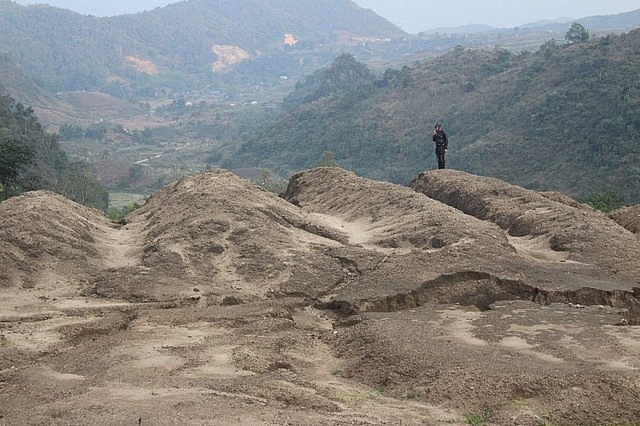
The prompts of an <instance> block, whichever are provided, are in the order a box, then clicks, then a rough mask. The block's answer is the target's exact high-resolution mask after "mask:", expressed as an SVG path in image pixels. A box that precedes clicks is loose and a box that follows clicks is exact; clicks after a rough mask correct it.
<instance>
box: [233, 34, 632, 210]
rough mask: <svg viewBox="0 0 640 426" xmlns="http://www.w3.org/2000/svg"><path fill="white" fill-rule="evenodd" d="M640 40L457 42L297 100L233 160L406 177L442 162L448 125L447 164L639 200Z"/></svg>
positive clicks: (577, 193)
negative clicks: (439, 52) (536, 44)
mask: <svg viewBox="0 0 640 426" xmlns="http://www.w3.org/2000/svg"><path fill="white" fill-rule="evenodd" d="M639 46H640V30H635V31H632V32H630V33H627V34H623V35H620V36H616V35H609V36H606V37H601V38H597V39H593V40H591V41H589V42H587V43H580V44H573V45H564V46H561V45H558V44H557V43H555V42H549V43H547V44H545V45H543V46H542V47H541V48H540V50H539V51H537V52H535V53H522V54H518V55H515V54H513V53H510V52H509V51H507V50H504V49H499V48H497V49H493V50H469V49H463V48H458V49H456V50H455V51H453V52H450V53H448V54H445V55H443V56H441V57H439V58H437V59H435V60H432V61H429V62H427V63H424V64H418V65H415V66H413V67H408V66H406V67H404V68H403V69H401V70H388V71H387V72H385V74H384V75H382V76H381V77H379V78H378V79H376V80H374V81H372V82H370V83H368V84H362V83H361V82H358V84H357V85H355V86H354V87H352V88H351V89H350V91H349V92H348V93H347V94H344V93H343V94H334V93H327V94H326V96H324V97H322V98H319V99H315V100H312V101H311V102H307V103H304V104H301V105H298V106H296V107H293V108H290V109H289V110H287V111H285V112H284V113H283V114H282V115H281V116H280V117H279V118H278V120H277V121H275V122H273V123H271V124H269V125H267V126H264V127H263V128H261V129H260V130H259V131H258V132H257V133H254V134H253V135H251V136H249V137H247V138H246V139H245V142H244V144H243V145H242V146H241V148H240V149H239V150H238V152H237V153H236V154H235V155H232V156H231V157H230V159H229V160H228V162H227V165H228V166H235V165H238V164H243V165H244V166H248V165H253V166H260V167H267V168H272V169H273V170H276V171H277V172H278V173H280V174H282V175H288V174H290V173H292V172H294V171H296V170H300V169H304V168H308V167H311V166H313V165H314V164H315V162H316V161H317V160H318V159H319V158H320V157H321V156H322V153H323V152H327V151H329V152H331V153H332V154H333V155H334V158H335V159H336V160H337V162H338V163H339V164H340V165H341V166H342V167H345V168H347V169H351V170H354V171H355V172H356V173H358V174H359V175H362V176H365V177H370V178H374V179H381V180H389V181H392V182H399V183H407V182H408V181H409V180H410V179H411V178H412V177H413V176H415V175H416V174H417V173H419V172H420V171H422V170H424V169H429V168H434V165H435V157H434V154H433V146H432V145H433V143H432V142H431V140H430V134H431V129H432V126H433V123H434V122H435V121H441V122H443V124H444V127H445V130H447V131H448V134H449V138H450V149H449V154H448V166H449V167H452V168H456V169H460V170H465V171H468V172H470V173H474V174H479V175H485V176H493V177H498V178H501V179H504V180H507V181H509V182H511V183H514V184H517V185H521V186H524V187H527V188H531V189H539V190H558V191H561V192H565V193H567V194H569V195H571V196H573V197H574V198H581V197H585V196H587V195H589V194H591V193H593V192H597V191H602V190H608V189H611V188H613V189H615V190H618V191H621V192H622V193H624V195H625V196H626V198H627V200H628V201H630V202H638V201H640V167H639V164H640V82H639V81H638V79H637V72H638V69H640V47H639ZM343 63H344V61H343ZM335 66H336V65H335V64H334V67H335ZM331 74H332V73H331V72H328V73H326V75H331ZM316 77H317V76H316ZM311 80H313V79H311ZM313 84H315V85H317V82H314V83H313ZM304 90H305V87H304V85H300V86H299V87H298V91H299V92H301V91H304ZM292 96H294V97H296V96H299V95H296V94H294V95H292Z"/></svg>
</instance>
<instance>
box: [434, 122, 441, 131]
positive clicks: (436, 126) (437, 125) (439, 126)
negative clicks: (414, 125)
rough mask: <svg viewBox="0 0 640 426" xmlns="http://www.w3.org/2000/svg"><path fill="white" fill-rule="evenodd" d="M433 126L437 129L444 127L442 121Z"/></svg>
mask: <svg viewBox="0 0 640 426" xmlns="http://www.w3.org/2000/svg"><path fill="white" fill-rule="evenodd" d="M433 128H434V129H436V130H440V129H442V126H441V125H440V123H436V124H435V126H433Z"/></svg>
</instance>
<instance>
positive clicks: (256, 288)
mask: <svg viewBox="0 0 640 426" xmlns="http://www.w3.org/2000/svg"><path fill="white" fill-rule="evenodd" d="M633 212H634V210H626V211H624V212H620V214H618V215H615V214H612V215H610V216H605V215H603V214H601V213H599V212H596V211H593V210H592V209H590V208H588V207H586V206H583V205H580V204H578V203H575V202H574V201H572V200H570V199H568V197H566V196H562V195H561V194H553V193H545V194H542V193H537V192H534V191H528V190H525V189H522V188H519V187H514V186H512V185H508V184H506V183H504V182H501V181H497V180H494V179H488V178H482V177H478V176H473V175H468V174H465V173H462V172H457V171H453V170H441V171H440V170H439V171H433V172H425V173H422V174H421V175H419V176H418V177H417V178H416V179H415V180H414V182H412V184H411V187H410V188H406V187H402V186H398V185H392V184H388V183H383V182H376V181H371V180H367V179H363V178H359V177H357V176H356V175H354V174H352V173H350V172H346V171H344V170H341V169H336V168H320V169H314V170H310V171H307V172H303V173H300V174H298V175H296V176H294V177H292V179H291V181H290V184H289V187H288V188H287V190H286V191H285V193H283V194H282V196H281V197H278V196H275V195H273V194H270V193H267V192H265V191H263V190H261V189H260V188H258V187H256V186H255V185H253V184H251V183H250V182H248V181H245V180H243V179H240V178H238V177H237V176H235V175H233V174H231V173H229V172H226V171H222V170H215V171H210V172H207V173H203V174H201V175H198V176H192V177H188V178H184V179H182V180H181V181H179V182H177V183H175V184H172V185H169V186H167V187H166V188H165V189H163V190H162V191H160V192H158V193H157V194H155V195H154V196H153V197H151V198H150V199H149V200H148V201H147V202H146V204H145V205H144V206H143V207H142V208H140V209H139V210H138V211H136V212H134V213H132V214H131V215H130V216H129V217H128V218H127V223H126V224H125V225H115V224H113V223H110V222H109V221H108V220H107V219H106V218H105V217H104V216H103V215H102V214H101V213H100V212H96V211H93V210H90V209H87V208H84V207H82V206H79V205H77V204H75V203H73V202H71V201H69V200H67V199H64V198H63V197H60V196H58V195H55V194H53V193H49V192H33V193H28V194H25V195H23V196H20V197H15V198H12V199H10V200H7V201H5V202H3V203H1V204H0V222H1V227H0V291H1V294H2V298H1V299H0V424H2V425H4V424H6V425H16V424H30V425H31V424H43V425H45V424H46V425H55V424H60V425H67V424H96V425H113V424H123V425H124V424H132V425H134V424H142V425H145V424H147V425H162V424H167V425H168V424H220V425H223V424H251V425H255V424H265V425H267V424H269V425H271V424H274V425H275V424H278V425H282V424H292V425H293V424H305V425H307V424H309V425H314V424H318V425H321V424H322V425H350V424H356V425H358V424H359V425H379V424H389V425H395V424H467V423H468V421H469V419H470V418H479V419H482V421H484V422H485V423H486V424H500V425H503V424H504V425H510V424H513V425H538V424H539V425H548V424H634V422H635V423H637V422H638V421H639V420H640V402H639V401H640V375H639V374H638V371H639V368H640V329H639V328H638V327H637V326H636V325H637V324H638V323H639V320H640V315H639V313H640V310H639V308H638V298H639V297H640V290H639V289H638V287H640V284H638V280H639V279H640V271H639V269H640V265H639V262H638V261H637V259H638V258H639V254H640V241H639V239H638V235H637V233H634V232H637V227H636V228H634V227H633V225H634V223H635V224H636V225H635V226H637V223H638V222H637V217H635V218H634V216H633ZM635 212H637V210H635ZM636 216H637V213H636ZM618 218H620V219H621V220H620V224H618V223H616V221H614V220H617V219H618ZM630 224H631V225H630Z"/></svg>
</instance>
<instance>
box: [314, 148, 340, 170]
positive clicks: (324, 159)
mask: <svg viewBox="0 0 640 426" xmlns="http://www.w3.org/2000/svg"><path fill="white" fill-rule="evenodd" d="M316 167H340V165H339V164H338V162H337V161H336V159H335V158H334V156H333V152H331V151H324V152H323V153H322V155H321V156H320V158H319V159H318V161H316Z"/></svg>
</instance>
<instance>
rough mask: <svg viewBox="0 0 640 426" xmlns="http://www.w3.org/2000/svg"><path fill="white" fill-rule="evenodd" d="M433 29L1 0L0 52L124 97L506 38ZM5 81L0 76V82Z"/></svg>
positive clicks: (187, 8) (278, 10)
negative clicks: (89, 9)
mask: <svg viewBox="0 0 640 426" xmlns="http://www.w3.org/2000/svg"><path fill="white" fill-rule="evenodd" d="M579 21H580V22H582V23H583V24H584V25H585V26H586V27H587V28H588V29H589V30H593V31H598V30H600V29H617V30H625V29H628V28H631V27H635V26H640V9H639V10H638V11H635V12H630V13H626V14H620V15H612V16H603V17H591V18H584V19H580V20H579ZM541 28H542V29H543V30H542V31H547V30H548V31H552V32H553V31H555V32H553V33H546V32H542V33H541V32H540V31H541ZM566 30H567V24H566V23H560V24H558V23H550V24H545V25H544V26H543V27H536V29H531V28H529V26H526V25H525V26H522V28H521V29H520V32H519V33H518V34H516V36H518V37H520V40H518V43H521V40H522V39H523V37H522V35H523V34H524V33H526V32H527V31H531V32H535V31H538V33H536V35H535V37H533V38H532V40H531V41H530V42H529V43H528V44H527V45H526V46H525V47H526V48H528V47H529V46H531V45H534V46H535V47H536V48H537V47H538V46H539V45H540V44H542V43H543V42H544V41H546V40H542V41H540V40H541V39H543V38H544V37H552V36H557V35H558V33H562V32H564V31H566ZM443 32H450V33H457V34H458V35H457V36H452V37H441V36H440V35H437V34H436V35H433V34H431V33H423V34H420V35H409V34H407V33H405V32H404V31H402V30H401V29H400V28H398V27H397V26H395V25H394V24H392V23H390V22H389V21H387V20H385V19H384V18H382V17H380V16H379V15H377V14H375V13H374V12H372V11H371V10H367V9H363V8H361V7H359V6H358V5H356V4H355V3H354V2H352V1H350V0H245V1H242V2H238V1H235V0H186V1H182V2H178V3H174V4H170V5H168V6H166V7H163V8H157V9H155V10H152V11H147V12H142V13H138V14H134V15H122V16H115V17H110V18H96V17H93V16H86V15H81V14H78V13H75V12H72V11H69V10H65V9H60V8H55V7H50V6H46V5H35V6H21V5H18V4H17V3H15V2H12V1H9V0H0V52H3V53H2V55H3V60H5V61H6V62H11V63H12V64H13V67H14V68H15V70H21V71H22V73H23V74H24V75H25V76H28V77H29V78H30V79H31V80H32V81H33V82H37V84H38V85H39V86H40V87H43V88H45V89H47V90H48V91H50V92H53V93H55V92H61V91H73V90H96V91H102V92H106V93H110V94H112V95H115V96H118V97H121V98H125V99H140V98H149V97H153V96H156V95H157V94H158V93H162V92H164V93H176V92H181V91H182V92H184V91H185V90H192V89H201V88H203V87H207V86H209V87H212V88H219V87H228V86H237V85H253V84H264V83H273V82H275V81H277V80H278V79H279V78H281V77H283V76H287V77H289V78H295V79H298V78H301V77H303V76H305V75H308V74H310V73H312V72H313V71H315V70H317V69H319V68H321V67H323V66H327V65H328V64H330V63H331V62H332V61H333V60H334V59H335V58H336V57H337V56H339V55H340V54H342V53H345V52H348V53H351V54H353V55H354V56H355V57H356V58H357V59H358V60H361V61H363V62H367V63H379V64H393V63H395V64H398V63H399V64H400V66H401V65H403V63H402V62H403V61H404V62H405V63H410V62H411V61H413V60H415V59H416V58H415V56H414V55H416V54H417V52H421V53H419V55H421V56H422V57H433V56H435V55H436V54H439V53H441V52H442V51H443V50H448V49H451V48H453V47H455V46H456V45H463V46H465V47H478V46H484V45H487V44H499V45H501V46H506V47H508V46H509V44H510V43H511V42H512V39H511V38H512V36H513V35H514V34H513V29H509V30H506V29H491V28H490V27H487V26H482V25H480V26H466V27H460V28H455V29H449V30H444V29H443ZM474 34H478V35H477V36H474ZM487 34H489V36H487ZM427 51H428V52H431V53H429V54H425V53H424V52H427ZM15 77H16V76H15V73H13V72H12V73H9V74H4V75H3V74H2V73H0V84H4V85H5V86H10V85H12V84H13V83H10V81H11V80H13V79H14V78H15ZM14 96H16V97H17V98H18V99H23V97H22V96H20V93H16V92H14ZM32 96H33V94H32V93H31V94H29V95H27V96H25V97H24V98H29V97H32Z"/></svg>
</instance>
